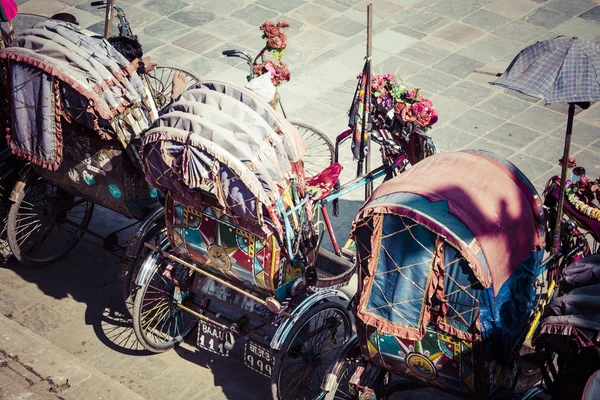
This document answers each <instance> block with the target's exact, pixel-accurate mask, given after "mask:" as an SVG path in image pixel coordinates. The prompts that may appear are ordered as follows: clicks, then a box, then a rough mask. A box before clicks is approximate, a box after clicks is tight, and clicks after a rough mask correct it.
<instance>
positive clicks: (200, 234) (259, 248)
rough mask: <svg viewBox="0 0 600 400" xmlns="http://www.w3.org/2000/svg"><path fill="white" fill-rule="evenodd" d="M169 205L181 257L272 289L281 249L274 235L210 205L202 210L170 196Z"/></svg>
mask: <svg viewBox="0 0 600 400" xmlns="http://www.w3.org/2000/svg"><path fill="white" fill-rule="evenodd" d="M166 207H167V230H168V232H169V234H170V236H171V237H170V241H171V243H173V244H175V249H176V251H177V252H179V253H182V254H181V255H182V256H185V257H186V258H189V259H192V260H194V261H195V262H196V263H198V264H200V265H203V267H205V268H209V269H211V270H212V271H213V272H216V273H218V274H223V275H225V276H227V277H228V278H230V279H233V280H235V281H241V282H242V283H243V284H244V285H246V286H248V287H253V288H256V289H258V290H267V291H270V290H272V288H273V286H274V285H273V282H272V281H271V279H272V278H273V276H272V273H273V270H275V271H277V270H278V269H279V266H278V265H277V264H278V263H279V261H278V259H279V257H278V254H279V248H278V246H277V245H275V246H273V241H272V240H271V236H259V235H257V234H255V233H253V232H251V231H249V230H247V229H244V227H243V226H241V225H240V224H239V223H236V222H235V221H234V220H233V219H232V218H231V217H229V216H228V215H227V214H225V213H224V212H223V211H222V210H220V209H219V207H217V206H213V205H210V204H205V205H204V207H203V208H201V209H199V208H196V207H189V206H184V205H181V204H179V203H177V202H175V201H174V200H173V199H172V198H168V199H167V203H166ZM275 266H276V267H277V268H274V267H275ZM278 276H279V274H278ZM281 278H283V275H281ZM275 286H278V285H275Z"/></svg>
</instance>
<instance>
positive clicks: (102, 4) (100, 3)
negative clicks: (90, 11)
mask: <svg viewBox="0 0 600 400" xmlns="http://www.w3.org/2000/svg"><path fill="white" fill-rule="evenodd" d="M90 5H91V6H92V7H100V8H103V7H106V1H92V2H91V3H90ZM113 7H114V9H115V11H116V12H118V13H120V12H123V9H122V8H121V7H119V6H117V5H116V4H113Z"/></svg>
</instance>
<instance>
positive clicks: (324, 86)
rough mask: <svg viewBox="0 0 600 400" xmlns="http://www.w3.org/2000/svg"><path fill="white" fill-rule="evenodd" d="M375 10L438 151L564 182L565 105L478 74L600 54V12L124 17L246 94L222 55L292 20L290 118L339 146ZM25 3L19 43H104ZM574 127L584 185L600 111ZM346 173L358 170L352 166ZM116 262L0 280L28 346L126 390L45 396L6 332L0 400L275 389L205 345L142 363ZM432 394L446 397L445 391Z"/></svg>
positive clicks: (145, 4)
mask: <svg viewBox="0 0 600 400" xmlns="http://www.w3.org/2000/svg"><path fill="white" fill-rule="evenodd" d="M371 2H372V3H373V5H374V14H375V15H374V37H373V48H374V52H373V60H374V72H375V73H388V72H392V73H395V74H396V75H398V76H399V77H400V78H402V79H403V80H404V81H405V83H406V84H407V85H408V86H413V87H419V88H422V93H423V94H424V95H425V96H427V97H430V98H431V100H432V101H433V103H434V105H435V107H436V108H437V109H438V111H439V122H438V123H437V124H436V125H435V126H434V128H433V129H432V130H431V135H432V137H433V138H434V140H435V143H436V144H437V146H438V148H439V149H440V150H442V151H452V150H459V149H464V148H476V149H485V150H490V151H493V152H496V153H498V154H500V155H502V156H505V157H507V158H508V159H509V160H511V161H513V162H514V163H515V164H516V165H517V166H518V167H519V168H521V169H522V170H523V172H524V173H525V174H526V175H527V176H528V177H529V178H530V180H531V181H532V182H533V183H534V184H535V186H536V187H537V188H538V190H540V191H541V190H542V189H543V187H544V184H545V182H546V181H547V179H548V178H549V177H551V176H552V175H555V174H559V173H560V169H559V167H558V165H557V160H558V159H559V158H560V157H561V156H562V148H563V147H562V146H563V138H564V133H565V126H566V121H567V116H566V106H551V107H547V106H544V104H543V102H542V101H541V100H538V99H535V98H530V97H528V96H524V95H520V94H518V93H515V92H510V91H508V90H504V89H502V88H500V87H495V86H491V85H489V84H488V82H489V81H491V80H493V79H494V77H492V76H490V75H484V74H477V73H473V70H474V69H479V70H484V71H488V72H494V73H495V72H503V71H504V70H505V68H506V67H507V66H508V64H509V63H510V61H511V60H512V59H513V58H514V56H516V54H517V53H518V52H519V51H520V50H521V49H522V48H524V47H525V46H527V45H528V44H531V43H534V42H535V41H538V40H544V39H548V38H552V37H555V36H557V35H559V34H564V35H571V36H579V37H583V38H588V39H596V40H598V39H599V38H600V5H599V3H600V1H599V0H533V1H529V0H314V1H309V0H256V1H252V0H220V1H215V0H164V1H163V0H123V1H122V2H120V3H118V4H119V5H120V6H121V7H122V8H124V9H125V11H126V13H127V16H128V18H129V21H130V23H131V27H132V29H133V32H134V33H136V34H138V35H139V37H140V39H141V42H142V44H143V46H144V51H145V53H146V54H147V55H150V56H152V58H153V59H154V60H155V61H157V62H159V63H162V64H166V65H173V66H180V67H183V68H186V69H189V70H191V71H193V72H195V73H196V74H198V75H199V76H200V77H203V78H220V79H224V80H229V81H233V82H237V83H239V84H240V85H241V84H244V83H245V76H246V75H247V74H248V69H247V68H246V65H245V64H244V62H243V61H241V60H239V59H227V58H224V57H222V56H221V52H222V51H223V50H226V49H232V48H237V49H243V50H247V51H249V52H250V53H251V54H256V53H257V52H258V51H259V50H260V48H261V47H262V45H263V44H264V41H263V40H262V39H261V34H260V31H259V29H258V25H259V24H260V23H261V22H262V21H263V20H264V19H271V20H282V19H285V20H287V21H289V22H290V24H291V28H290V29H289V30H288V32H287V34H288V48H287V49H286V51H285V54H284V61H286V62H287V63H288V64H289V67H290V70H291V72H292V79H291V81H290V82H289V83H284V84H283V85H282V87H281V88H280V94H281V96H282V99H283V104H284V107H285V111H286V113H287V114H288V116H289V117H290V119H292V120H294V121H303V122H306V123H308V124H310V125H313V126H315V127H317V128H320V129H321V130H323V131H324V132H326V133H327V135H328V136H329V137H330V138H332V140H333V139H334V138H335V136H336V135H337V134H338V133H340V132H341V131H343V130H344V129H345V128H346V125H347V109H348V107H349V105H350V102H351V100H352V96H353V94H354V89H355V87H356V75H357V74H358V73H359V72H360V71H361V68H362V65H363V57H364V55H365V51H366V50H365V48H366V29H365V28H366V6H367V4H368V3H371ZM17 3H18V4H19V8H20V13H21V14H20V15H19V16H18V17H17V19H16V20H15V22H16V24H15V27H16V30H17V33H18V31H19V29H23V28H24V27H26V26H27V25H30V24H32V23H33V21H35V20H36V18H35V17H31V16H27V15H26V14H27V13H33V14H41V15H46V16H50V15H52V14H54V13H58V12H67V13H71V14H73V15H75V16H76V17H77V19H78V21H79V23H80V25H81V26H83V27H87V28H89V29H90V30H93V31H96V32H99V33H100V32H102V31H103V23H104V22H103V21H104V10H103V9H98V8H94V7H91V6H90V2H89V1H84V2H81V1H80V0H29V1H23V0H17ZM113 32H115V33H116V32H117V31H116V27H115V28H114V31H113ZM575 121H576V122H575V125H574V133H573V144H572V147H571V152H572V155H574V156H575V157H576V158H577V163H578V165H581V166H584V167H585V168H586V169H587V171H588V174H589V175H591V176H598V174H600V159H599V158H598V150H600V129H599V128H600V104H598V103H597V104H594V105H593V106H592V107H591V108H590V109H588V110H586V111H582V112H580V113H579V114H578V115H577V116H576V120H575ZM375 157H376V156H374V159H375ZM343 163H344V165H345V166H346V168H347V170H348V171H354V169H355V164H354V163H353V162H352V160H351V157H350V155H349V151H348V152H347V153H346V155H345V156H344V159H343ZM346 175H347V176H350V175H351V173H350V172H348V173H347V174H346ZM362 193H363V192H362V191H357V192H356V193H353V194H351V195H349V196H348V197H346V198H345V199H344V200H343V201H342V204H341V207H342V213H341V215H343V217H341V218H340V219H339V220H336V221H334V223H335V226H336V231H337V232H339V233H338V235H339V236H342V237H343V236H344V235H345V234H346V232H347V230H348V227H349V223H350V220H351V219H352V217H353V216H354V212H355V210H356V209H357V208H358V207H359V206H360V200H361V196H362ZM109 214H110V215H109ZM120 223H122V221H121V220H119V219H118V218H115V217H114V215H113V214H111V213H109V212H105V213H104V215H102V213H98V215H95V219H94V228H95V229H101V230H102V231H104V232H110V231H111V230H114V229H118V228H119V227H121V226H122V225H119V224H120ZM117 262H118V259H117V258H116V257H114V256H112V255H107V253H105V252H103V251H102V250H100V249H97V248H95V247H91V246H90V245H89V244H85V243H83V244H80V245H79V246H78V247H77V248H76V249H75V250H74V251H73V252H72V253H71V254H70V255H69V256H68V257H66V258H65V259H64V260H63V261H61V262H60V263H58V264H57V265H54V266H50V267H46V268H44V269H31V268H25V267H22V266H19V265H14V266H10V267H8V268H2V269H0V314H3V315H4V316H6V318H8V319H9V320H12V321H10V322H11V323H12V324H19V325H10V326H11V327H12V328H11V329H17V328H18V326H22V327H25V328H27V329H26V330H27V331H28V332H29V331H31V333H32V335H31V338H32V339H31V340H32V341H33V340H37V339H35V337H36V336H39V337H43V339H44V340H45V341H47V342H49V343H52V345H53V346H55V348H54V349H53V351H55V353H54V354H58V355H61V356H60V357H61V359H62V355H64V356H65V357H72V359H73V362H74V363H75V362H79V363H81V364H82V365H83V366H84V367H85V368H87V369H86V371H88V370H90V371H91V370H93V371H94V372H93V373H91V375H92V376H97V374H100V375H102V378H99V379H100V381H101V383H98V385H100V386H98V387H103V385H107V384H108V383H107V382H112V383H111V384H112V385H115V387H117V388H118V389H114V390H113V391H111V392H110V393H111V394H110V395H107V394H106V393H100V392H98V393H96V392H93V390H92V389H89V391H87V392H85V393H86V395H85V396H83V395H82V393H83V392H77V391H73V389H69V388H65V387H62V388H61V389H60V393H58V392H57V393H55V392H52V391H50V389H51V387H53V386H52V384H51V383H50V382H48V381H46V380H44V379H45V378H46V376H48V375H44V374H42V373H39V374H38V375H39V376H38V375H34V376H35V379H33V378H31V377H27V372H24V370H23V368H24V367H23V365H27V366H29V367H32V368H33V370H34V371H35V370H36V368H37V364H38V363H39V358H36V356H35V348H34V347H30V348H29V349H28V350H24V347H19V346H17V347H16V349H17V350H18V349H21V350H20V351H23V352H25V353H27V354H34V356H31V357H30V358H29V359H28V360H26V361H23V360H21V361H22V364H21V363H18V362H17V361H16V359H15V358H14V357H11V356H10V354H9V353H10V350H7V348H8V347H10V345H9V343H10V341H8V342H7V341H6V337H3V336H6V335H4V334H5V332H4V330H5V328H4V325H3V324H2V321H0V399H1V398H46V397H35V396H50V397H48V398H56V396H61V397H63V398H73V399H76V398H81V399H83V398H104V399H105V398H107V397H108V398H115V399H128V398H132V397H131V396H130V395H128V394H127V393H137V394H138V395H140V396H141V397H143V398H148V399H162V398H170V399H186V400H191V399H231V400H233V399H236V400H237V399H266V398H269V396H270V390H269V383H268V380H267V379H266V378H263V377H261V376H260V375H258V374H255V373H253V372H252V371H249V370H247V369H245V368H244V367H243V365H242V360H241V355H240V354H233V355H232V356H231V357H229V358H228V359H218V360H216V362H213V356H211V355H209V354H207V353H204V352H200V351H198V350H195V349H194V347H193V336H194V334H192V335H191V336H192V338H191V339H190V342H189V344H187V343H186V344H184V345H183V346H182V347H181V348H179V349H177V350H176V351H172V352H168V353H165V354H161V355H150V354H148V353H146V352H145V351H142V350H141V349H140V348H139V347H138V345H137V344H136V343H135V340H134V337H133V332H132V331H131V328H130V322H129V321H128V320H127V319H126V318H124V317H123V309H122V308H123V306H122V305H121V301H120V287H119V283H118V282H117V281H116V278H115V271H116V264H117ZM6 329H8V328H6ZM8 331H10V330H8ZM8 331H7V332H8ZM3 340H4V341H3ZM40 346H41V344H40ZM17 350H15V351H17ZM3 352H4V353H3ZM16 354H19V353H16ZM56 362H57V363H58V362H59V360H56ZM82 368H83V367H82ZM19 371H21V372H22V373H20V372H19ZM25 371H28V370H27V369H25ZM29 372H30V371H29ZM96 372H97V374H96ZM30 373H31V372H30ZM55 373H56V371H52V370H49V371H48V372H47V374H50V375H54V374H55ZM105 378H106V380H104V379H105ZM28 379H29V380H28ZM83 381H84V380H80V381H79V382H83ZM7 382H8V383H7ZM24 382H25V383H24ZM40 387H43V390H41V389H39V388H40ZM5 388H7V389H5ZM19 388H20V389H19ZM38 389H39V390H38ZM121 390H122V391H123V392H121ZM3 392H4V395H3ZM42 392H43V394H41V393H42ZM427 393H428V394H427V395H430V394H431V393H433V395H434V396H435V398H440V397H439V395H438V393H437V392H431V393H430V392H427ZM3 396H4V397H3ZM82 396H83V397H82ZM111 396H112V397H111ZM414 396H415V397H414V398H421V397H423V396H424V394H423V392H420V393H416V394H414ZM403 398H409V397H403Z"/></svg>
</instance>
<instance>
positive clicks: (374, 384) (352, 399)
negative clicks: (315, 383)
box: [325, 341, 391, 400]
mask: <svg viewBox="0 0 600 400" xmlns="http://www.w3.org/2000/svg"><path fill="white" fill-rule="evenodd" d="M362 357H363V356H362V352H361V350H360V345H359V343H358V341H357V342H356V345H354V346H352V347H350V348H349V349H348V351H346V352H344V354H340V357H339V358H338V359H337V360H335V361H334V362H335V365H334V366H333V367H332V370H333V374H335V377H336V382H337V386H336V387H335V390H332V391H330V392H328V393H327V395H326V396H325V400H358V399H359V398H360V392H359V391H358V389H357V388H356V387H355V386H351V385H350V384H349V381H350V378H351V377H352V375H353V374H354V372H355V371H356V369H357V368H358V367H359V366H360V365H364V367H365V370H364V372H363V373H362V375H361V376H360V385H361V386H366V387H368V388H370V389H373V390H374V391H375V395H376V397H377V399H387V398H388V396H384V391H385V387H386V385H387V384H388V383H389V379H390V375H391V374H390V373H389V372H388V371H385V370H383V369H381V368H379V367H377V366H375V365H374V364H371V363H365V362H364V359H363V358H362Z"/></svg>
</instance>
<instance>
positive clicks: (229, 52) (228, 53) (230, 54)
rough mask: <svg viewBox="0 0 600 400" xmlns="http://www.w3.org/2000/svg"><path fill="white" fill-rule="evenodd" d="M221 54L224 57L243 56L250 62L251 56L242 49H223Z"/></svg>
mask: <svg viewBox="0 0 600 400" xmlns="http://www.w3.org/2000/svg"><path fill="white" fill-rule="evenodd" d="M221 54H223V55H224V56H226V57H238V58H243V59H244V60H246V62H247V63H248V64H250V65H251V64H252V56H251V55H250V54H248V53H246V52H245V51H242V50H223V52H222V53H221Z"/></svg>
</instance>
